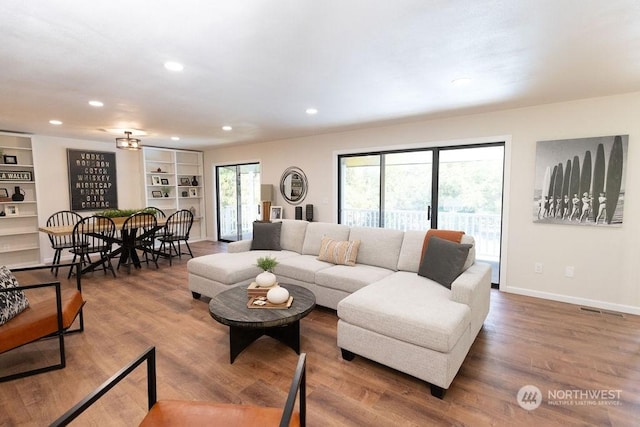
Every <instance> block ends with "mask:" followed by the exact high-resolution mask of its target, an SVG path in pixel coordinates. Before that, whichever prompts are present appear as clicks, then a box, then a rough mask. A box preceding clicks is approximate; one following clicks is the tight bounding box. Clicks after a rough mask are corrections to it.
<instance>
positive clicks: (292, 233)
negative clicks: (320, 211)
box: [280, 219, 309, 254]
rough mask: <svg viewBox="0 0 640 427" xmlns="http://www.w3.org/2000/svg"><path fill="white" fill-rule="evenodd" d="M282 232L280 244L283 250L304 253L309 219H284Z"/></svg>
mask: <svg viewBox="0 0 640 427" xmlns="http://www.w3.org/2000/svg"><path fill="white" fill-rule="evenodd" d="M280 222H282V233H281V234H280V246H281V247H282V249H283V250H286V251H293V252H298V253H299V254H301V253H302V244H303V243H304V235H305V232H306V230H307V225H308V224H309V223H308V222H307V221H302V220H296V219H282V220H280Z"/></svg>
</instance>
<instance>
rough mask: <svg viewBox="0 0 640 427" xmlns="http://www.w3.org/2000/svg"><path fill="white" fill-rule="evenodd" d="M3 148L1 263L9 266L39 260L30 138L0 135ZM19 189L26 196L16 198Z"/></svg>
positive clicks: (0, 170)
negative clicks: (19, 198) (14, 198)
mask: <svg viewBox="0 0 640 427" xmlns="http://www.w3.org/2000/svg"><path fill="white" fill-rule="evenodd" d="M0 151H2V155H0V212H2V213H4V215H2V216H0V258H1V259H2V261H0V264H1V265H6V266H8V267H9V268H15V267H23V266H29V265H36V264H40V237H39V232H38V201H37V197H36V186H35V174H34V168H33V154H32V151H31V138H28V137H23V136H10V135H0ZM5 191H6V194H5ZM16 192H18V194H22V195H24V200H13V198H12V196H13V195H14V194H15V193H16ZM5 196H8V197H5Z"/></svg>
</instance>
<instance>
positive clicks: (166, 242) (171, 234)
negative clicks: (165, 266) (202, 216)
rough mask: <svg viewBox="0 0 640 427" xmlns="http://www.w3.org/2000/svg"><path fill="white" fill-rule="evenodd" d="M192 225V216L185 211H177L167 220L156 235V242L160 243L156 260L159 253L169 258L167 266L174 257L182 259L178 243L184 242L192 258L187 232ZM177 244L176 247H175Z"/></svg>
mask: <svg viewBox="0 0 640 427" xmlns="http://www.w3.org/2000/svg"><path fill="white" fill-rule="evenodd" d="M192 225H193V214H192V213H191V211H188V210H186V209H182V210H179V211H177V212H175V213H173V214H171V215H170V216H169V218H167V223H166V224H165V225H164V227H163V229H162V231H161V232H160V233H159V235H158V241H159V242H160V248H159V249H158V253H157V255H156V260H157V259H158V257H159V256H160V253H162V254H164V255H165V256H168V257H169V265H171V260H172V258H173V256H174V254H175V255H178V257H179V258H182V249H181V247H180V242H182V241H184V243H185V245H186V246H187V249H188V250H189V255H191V258H193V252H191V248H190V247H189V241H188V240H189V232H190V231H191V226H192ZM176 243H177V245H176Z"/></svg>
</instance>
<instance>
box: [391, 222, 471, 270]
mask: <svg viewBox="0 0 640 427" xmlns="http://www.w3.org/2000/svg"><path fill="white" fill-rule="evenodd" d="M426 234H427V232H426V231H425V230H410V231H405V233H404V238H403V240H402V248H401V249H400V255H399V257H398V270H401V271H412V272H414V273H417V272H418V269H419V268H420V257H421V254H422V246H423V244H424V238H425V236H426ZM460 243H465V244H470V245H472V248H471V249H470V250H469V255H468V256H467V260H466V261H465V264H464V267H463V271H464V270H466V269H467V268H469V267H471V265H472V264H473V263H474V262H475V260H476V249H475V240H474V238H473V237H472V236H471V235H469V234H464V235H463V236H462V239H461V240H460Z"/></svg>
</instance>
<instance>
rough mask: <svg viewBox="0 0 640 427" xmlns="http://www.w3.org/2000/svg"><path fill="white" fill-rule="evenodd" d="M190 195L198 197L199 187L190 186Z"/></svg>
mask: <svg viewBox="0 0 640 427" xmlns="http://www.w3.org/2000/svg"><path fill="white" fill-rule="evenodd" d="M189 197H198V189H197V188H190V189H189Z"/></svg>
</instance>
